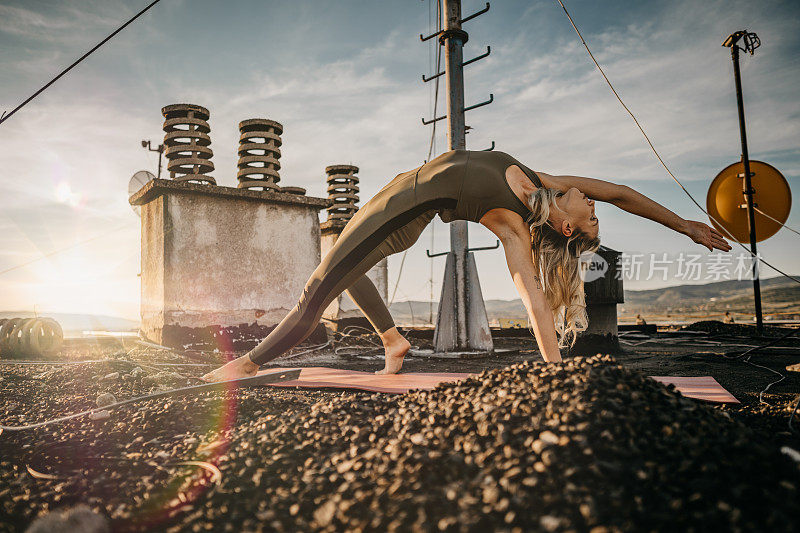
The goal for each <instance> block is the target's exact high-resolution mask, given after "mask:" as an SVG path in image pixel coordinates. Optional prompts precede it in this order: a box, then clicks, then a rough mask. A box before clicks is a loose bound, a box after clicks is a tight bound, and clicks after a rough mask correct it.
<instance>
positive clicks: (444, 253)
mask: <svg viewBox="0 0 800 533" xmlns="http://www.w3.org/2000/svg"><path fill="white" fill-rule="evenodd" d="M425 253H426V254H427V255H428V257H439V256H440V255H447V254H449V253H450V252H439V253H438V254H432V253H431V251H430V250H425Z"/></svg>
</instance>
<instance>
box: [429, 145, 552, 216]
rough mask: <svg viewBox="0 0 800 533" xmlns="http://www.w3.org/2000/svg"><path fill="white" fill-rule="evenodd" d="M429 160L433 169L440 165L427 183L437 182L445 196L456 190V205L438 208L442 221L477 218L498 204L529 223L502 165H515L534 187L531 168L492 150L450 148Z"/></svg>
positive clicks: (527, 212) (537, 181) (536, 181)
mask: <svg viewBox="0 0 800 533" xmlns="http://www.w3.org/2000/svg"><path fill="white" fill-rule="evenodd" d="M437 160H439V161H437ZM429 164H432V167H433V172H434V173H435V172H436V170H435V169H437V168H442V169H444V172H441V173H440V176H439V178H438V179H436V178H433V179H430V180H429V181H430V182H431V183H436V182H438V184H439V188H440V189H445V188H446V189H448V194H447V196H450V197H452V196H453V192H454V191H455V190H458V193H457V195H456V196H455V197H456V198H457V203H456V207H455V208H452V209H441V210H439V218H441V219H442V221H444V222H452V221H453V220H469V221H470V222H478V221H479V220H480V219H481V218H482V217H483V215H485V214H486V213H487V212H488V211H489V210H491V209H495V208H498V207H501V208H504V209H509V210H511V211H514V212H515V213H518V214H519V215H520V216H521V217H522V219H523V220H525V221H526V222H528V223H530V217H531V212H530V210H529V209H528V207H527V206H526V205H525V204H524V203H523V202H522V200H520V199H519V198H518V197H517V195H516V194H514V191H513V190H511V186H510V185H509V184H508V182H507V181H506V169H508V167H510V166H512V165H517V166H518V167H519V168H520V169H522V171H523V172H524V173H525V174H526V175H527V176H528V179H530V180H531V183H533V184H534V185H536V187H542V182H541V180H540V179H539V176H537V175H536V173H535V172H533V171H532V170H531V169H529V168H528V167H526V166H525V165H523V164H522V163H520V162H519V161H517V160H516V159H515V158H513V157H512V156H510V155H508V154H507V153H505V152H500V151H496V150H491V151H470V150H451V151H450V152H445V153H444V154H442V155H440V156H439V157H437V158H435V159H433V160H431V161H430V162H429ZM424 166H426V165H424ZM424 166H423V168H424ZM445 176H446V177H445Z"/></svg>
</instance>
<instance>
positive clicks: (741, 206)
mask: <svg viewBox="0 0 800 533" xmlns="http://www.w3.org/2000/svg"><path fill="white" fill-rule="evenodd" d="M750 173H751V174H753V175H752V176H751V177H750V184H751V186H752V187H753V190H754V192H753V207H754V208H756V211H755V222H756V224H755V225H756V241H758V242H760V241H763V240H765V239H768V238H770V237H772V236H773V235H775V233H777V231H778V230H779V229H781V227H782V226H783V224H784V223H785V222H786V220H787V219H788V218H789V211H790V210H791V207H792V191H791V190H790V189H789V183H787V181H786V178H784V177H783V175H782V174H781V173H780V172H778V170H777V169H776V168H775V167H773V166H772V165H769V164H767V163H763V162H761V161H755V160H752V159H751V160H750ZM706 208H707V210H708V214H709V215H711V216H712V217H713V218H712V219H711V223H712V224H713V225H714V227H715V228H717V230H719V231H720V232H723V233H724V231H723V228H724V229H725V230H727V231H728V232H729V233H730V234H731V235H733V236H734V237H735V238H736V240H737V241H739V242H743V243H747V242H750V229H749V226H748V223H747V198H746V196H745V194H744V163H742V162H741V161H739V162H736V163H733V164H732V165H728V166H727V167H725V168H724V169H723V170H722V172H720V173H719V174H717V177H716V178H714V181H712V182H711V186H710V187H709V188H708V194H707V195H706ZM759 211H763V212H764V213H766V214H768V215H769V216H771V217H772V218H774V219H776V220H779V221H780V224H779V223H778V222H775V220H771V219H769V218H767V217H765V216H764V215H762V214H761V213H759ZM717 222H719V224H718V223H717ZM720 224H722V226H723V227H722V228H721V227H720Z"/></svg>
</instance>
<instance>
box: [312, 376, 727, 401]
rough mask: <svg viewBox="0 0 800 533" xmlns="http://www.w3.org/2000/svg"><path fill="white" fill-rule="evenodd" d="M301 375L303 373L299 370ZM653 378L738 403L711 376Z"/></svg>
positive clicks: (709, 397) (683, 390)
mask: <svg viewBox="0 0 800 533" xmlns="http://www.w3.org/2000/svg"><path fill="white" fill-rule="evenodd" d="M300 375H301V376H302V375H303V373H302V372H300ZM650 377H651V378H653V379H654V380H656V381H658V382H661V383H663V384H664V385H668V384H670V383H672V384H673V385H675V388H677V389H678V390H679V391H681V394H683V395H684V396H687V397H689V398H697V399H698V400H706V401H709V402H718V403H740V402H739V400H737V399H736V398H734V397H733V394H731V393H730V392H728V391H727V390H725V389H724V388H723V387H722V385H720V384H719V383H717V380H716V379H714V378H712V377H711V376H691V377H684V376H650Z"/></svg>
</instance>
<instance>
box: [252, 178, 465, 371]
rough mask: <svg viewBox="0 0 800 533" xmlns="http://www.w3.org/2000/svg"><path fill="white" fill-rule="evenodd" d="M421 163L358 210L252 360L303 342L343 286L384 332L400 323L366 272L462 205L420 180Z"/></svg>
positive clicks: (271, 356) (263, 359) (273, 355)
mask: <svg viewBox="0 0 800 533" xmlns="http://www.w3.org/2000/svg"><path fill="white" fill-rule="evenodd" d="M429 165H430V163H429ZM421 168H422V167H418V168H416V169H414V170H410V171H408V172H403V173H401V174H398V175H397V176H396V177H395V178H394V179H393V180H392V181H390V182H389V183H388V184H387V185H386V186H385V187H383V189H381V190H380V191H379V192H378V193H377V194H376V195H375V196H374V197H372V198H371V199H370V200H369V201H368V202H367V203H365V204H364V205H363V206H362V207H361V208H360V209H359V210H358V211H356V213H355V214H354V215H353V218H351V219H350V221H349V222H348V223H347V225H346V226H345V227H344V229H343V230H342V233H341V235H339V238H338V239H337V241H336V243H335V244H334V245H333V247H332V248H331V249H330V251H329V252H328V253H327V254H326V255H325V257H324V258H323V259H322V262H320V264H319V266H318V267H317V268H316V270H314V272H313V274H311V277H310V278H309V280H308V282H306V285H305V287H304V288H303V294H302V295H301V296H300V300H299V301H298V302H297V304H296V305H295V306H294V308H293V309H292V310H291V311H289V314H287V315H286V317H284V318H283V320H281V322H280V323H279V324H278V325H277V326H276V327H275V329H273V330H272V331H271V332H270V334H269V335H268V336H267V337H266V338H265V339H264V340H262V341H261V342H260V343H259V344H258V346H256V347H255V348H253V349H252V350H251V351H250V352H249V353H248V356H249V357H250V360H251V361H253V362H254V363H258V364H263V363H266V362H267V361H270V360H272V359H275V358H276V357H278V356H279V355H281V354H282V353H284V352H286V351H287V350H289V349H290V348H292V347H293V346H295V345H297V344H298V343H300V342H302V341H303V339H305V338H306V337H308V336H309V335H310V334H311V332H312V331H314V328H316V326H317V324H318V323H319V320H320V317H321V316H322V313H323V311H324V310H325V309H326V308H327V307H328V305H329V304H330V303H331V302H332V301H333V300H334V298H336V297H337V296H338V295H339V294H341V293H342V292H343V291H347V294H348V295H349V296H350V297H351V298H352V299H353V301H354V302H355V304H356V305H357V306H358V307H359V308H360V309H361V311H362V312H363V313H364V315H365V316H366V317H367V319H368V320H369V321H370V323H371V324H372V326H373V327H374V328H375V330H376V331H377V332H378V333H383V332H385V331H386V330H388V329H391V328H392V327H394V321H393V320H392V315H391V314H390V313H389V310H388V309H387V308H386V304H385V303H384V302H383V299H382V298H381V296H380V294H379V293H378V290H377V289H376V288H375V285H373V284H372V281H370V279H369V278H368V277H367V276H366V275H365V274H366V273H367V272H368V271H369V269H370V268H372V267H373V266H375V265H376V264H377V263H378V261H380V260H381V259H383V258H384V257H387V256H389V255H391V254H394V253H397V252H400V251H403V250H405V249H407V248H409V247H410V246H411V245H412V244H414V243H415V242H416V241H417V239H418V238H419V236H420V234H421V233H422V230H423V229H425V227H426V226H427V225H428V223H429V222H430V221H431V220H432V219H433V217H434V216H435V215H436V214H437V212H438V211H439V210H440V209H443V208H450V209H452V208H454V207H455V205H456V200H455V199H454V198H442V197H439V196H440V195H439V194H438V193H437V191H435V190H433V188H432V187H431V186H428V185H425V182H424V181H423V183H422V185H421V186H418V177H419V176H418V175H419V174H420V173H419V171H420V169H421ZM427 168H428V166H426V169H427Z"/></svg>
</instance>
